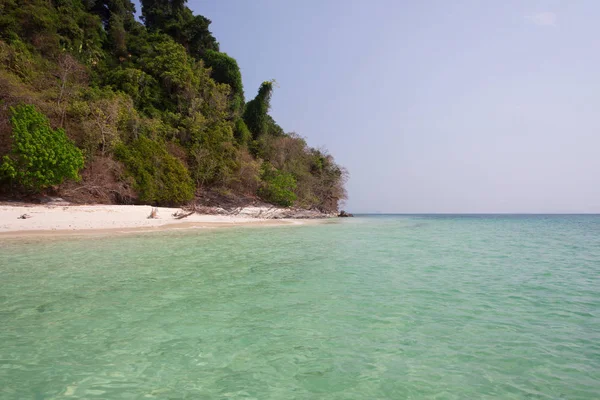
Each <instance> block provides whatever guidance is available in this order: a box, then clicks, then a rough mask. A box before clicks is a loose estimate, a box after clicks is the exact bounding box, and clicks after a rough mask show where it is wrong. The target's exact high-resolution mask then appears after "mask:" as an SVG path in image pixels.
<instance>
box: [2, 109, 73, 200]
mask: <svg viewBox="0 0 600 400" xmlns="http://www.w3.org/2000/svg"><path fill="white" fill-rule="evenodd" d="M11 113H12V116H11V118H10V122H11V126H12V142H13V143H12V151H11V154H9V155H6V156H4V158H3V162H2V165H1V166H0V173H1V174H2V175H3V176H5V177H8V178H10V179H14V180H16V181H17V183H18V184H20V185H22V186H23V187H24V188H26V189H29V190H34V191H40V190H41V189H43V188H46V187H48V186H52V185H58V184H60V183H62V182H63V180H64V179H74V180H78V179H79V170H80V169H81V168H83V155H82V153H81V151H80V150H79V149H78V148H77V147H75V145H74V144H73V142H71V141H70V140H69V138H67V135H66V134H65V131H64V130H63V129H57V130H53V129H52V128H51V127H50V123H49V122H48V119H47V118H46V116H45V115H44V114H42V113H39V112H38V111H37V110H36V109H35V107H34V106H32V105H22V106H18V107H16V108H11Z"/></svg>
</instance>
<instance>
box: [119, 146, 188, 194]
mask: <svg viewBox="0 0 600 400" xmlns="http://www.w3.org/2000/svg"><path fill="white" fill-rule="evenodd" d="M115 154H116V156H117V158H118V159H119V160H120V161H122V162H123V163H124V164H125V167H126V168H127V171H128V173H129V174H130V175H131V176H132V177H133V179H134V181H135V189H136V191H137V192H138V194H139V201H140V202H142V203H146V204H159V205H177V204H182V203H185V202H187V201H189V200H191V199H192V197H194V185H193V183H192V180H191V178H190V175H189V173H188V171H187V169H186V168H185V166H184V165H183V164H182V163H181V161H179V160H178V159H177V158H175V157H173V156H172V155H171V154H169V153H168V152H167V150H166V148H165V146H164V144H163V143H160V142H157V141H154V140H150V139H147V138H145V137H140V138H139V139H137V140H135V141H134V142H132V143H131V144H130V145H129V146H126V145H124V144H120V145H118V146H117V147H116V149H115Z"/></svg>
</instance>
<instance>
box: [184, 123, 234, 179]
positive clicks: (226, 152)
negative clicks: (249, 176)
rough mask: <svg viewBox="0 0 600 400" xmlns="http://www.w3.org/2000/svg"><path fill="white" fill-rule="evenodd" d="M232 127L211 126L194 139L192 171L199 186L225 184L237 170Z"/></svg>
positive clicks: (224, 124)
mask: <svg viewBox="0 0 600 400" xmlns="http://www.w3.org/2000/svg"><path fill="white" fill-rule="evenodd" d="M232 142H233V130H232V128H231V125H230V124H228V123H226V122H222V123H219V124H215V125H213V126H210V127H209V128H208V129H206V130H205V131H203V132H200V133H198V134H197V135H196V136H194V138H193V145H192V146H191V148H190V170H191V173H192V177H193V178H194V179H195V180H196V184H197V185H198V186H205V185H211V184H215V183H219V182H225V181H227V180H228V179H229V177H230V176H231V174H232V172H233V170H235V148H234V147H233V144H232Z"/></svg>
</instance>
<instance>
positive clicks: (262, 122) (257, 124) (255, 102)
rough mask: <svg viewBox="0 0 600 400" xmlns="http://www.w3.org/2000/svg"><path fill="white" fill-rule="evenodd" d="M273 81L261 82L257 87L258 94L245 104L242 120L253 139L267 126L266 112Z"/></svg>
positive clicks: (263, 132)
mask: <svg viewBox="0 0 600 400" xmlns="http://www.w3.org/2000/svg"><path fill="white" fill-rule="evenodd" d="M273 83H274V82H273V81H267V82H263V83H262V84H261V85H260V88H259V89H258V94H257V95H256V97H255V98H254V99H252V100H250V101H249V102H248V103H247V104H246V110H245V111H244V122H245V123H246V126H247V127H248V129H250V132H252V137H253V138H254V139H257V138H259V137H260V136H262V135H264V134H266V133H267V132H268V128H269V120H268V116H269V115H268V112H269V109H270V108H271V95H272V94H273Z"/></svg>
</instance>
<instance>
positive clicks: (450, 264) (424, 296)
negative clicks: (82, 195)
mask: <svg viewBox="0 0 600 400" xmlns="http://www.w3.org/2000/svg"><path fill="white" fill-rule="evenodd" d="M0 273H1V275H0V276H1V279H0V399H62V398H79V399H146V398H158V399H599V398H600V216H378V217H358V218H355V219H347V220H340V221H335V222H333V223H327V224H324V225H311V226H300V227H263V228H240V229H220V230H214V231H188V232H167V233H158V234H155V233H151V234H143V235H135V236H120V237H113V238H109V237H104V238H90V237H87V238H80V239H73V238H67V239H58V240H48V239H29V240H20V241H14V240H7V239H6V238H2V239H0Z"/></svg>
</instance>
